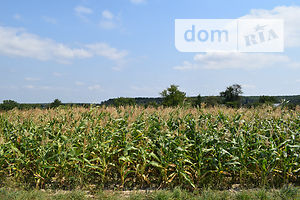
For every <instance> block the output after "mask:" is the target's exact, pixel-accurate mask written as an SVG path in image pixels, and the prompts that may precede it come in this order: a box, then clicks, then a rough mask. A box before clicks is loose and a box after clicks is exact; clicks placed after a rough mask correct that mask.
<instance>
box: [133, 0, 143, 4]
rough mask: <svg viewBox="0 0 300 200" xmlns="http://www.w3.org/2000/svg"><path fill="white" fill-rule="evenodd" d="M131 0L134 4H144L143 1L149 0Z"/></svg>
mask: <svg viewBox="0 0 300 200" xmlns="http://www.w3.org/2000/svg"><path fill="white" fill-rule="evenodd" d="M130 2H131V3H133V4H142V3H146V2H147V0H130Z"/></svg>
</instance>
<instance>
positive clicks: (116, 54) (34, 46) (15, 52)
mask: <svg viewBox="0 0 300 200" xmlns="http://www.w3.org/2000/svg"><path fill="white" fill-rule="evenodd" d="M0 54H2V55H8V56H19V57H27V58H33V59H38V60H42V61H47V60H54V61H57V62H61V63H69V62H71V61H72V60H74V59H84V58H91V57H95V56H101V57H105V58H107V59H110V60H112V61H114V62H116V63H117V65H120V64H122V63H123V64H124V63H125V57H126V56H127V54H128V52H127V51H125V50H118V49H116V48H113V47H111V46H110V45H108V44H106V43H93V44H87V45H82V47H81V48H71V47H68V46H67V45H65V44H62V43H58V42H56V41H54V40H51V39H48V38H41V37H39V36H37V35H34V34H30V33H28V32H26V31H25V30H24V29H21V28H10V27H2V26H0Z"/></svg>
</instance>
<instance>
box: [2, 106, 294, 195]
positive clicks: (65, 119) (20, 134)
mask: <svg viewBox="0 0 300 200" xmlns="http://www.w3.org/2000/svg"><path fill="white" fill-rule="evenodd" d="M299 130H300V111H299V108H297V109H296V110H285V109H280V108H277V109H273V108H272V107H265V108H259V109H246V108H241V109H231V108H225V107H215V108H205V109H197V108H158V109H155V108H147V109H145V108H142V107H120V108H113V107H101V108H97V107H94V108H90V109H86V108H73V109H71V108H64V107H61V108H58V109H53V110H39V109H33V110H28V111H21V110H12V111H9V112H4V113H0V185H2V186H5V185H11V183H12V184H15V187H20V186H22V187H23V188H24V189H32V188H37V189H52V190H55V189H62V190H71V189H77V188H80V189H83V190H99V189H118V190H123V189H147V188H148V189H149V188H159V189H172V188H175V187H181V188H185V189H188V190H195V189H199V188H203V187H207V186H214V189H229V188H231V187H232V186H233V185H237V184H238V185H240V187H241V188H257V187H260V188H263V187H264V188H280V187H282V186H283V185H285V184H290V183H291V184H299V174H300V164H299V163H300V158H299V152H300V134H299ZM33 195H34V194H33ZM164 195H167V193H163V194H162V196H164ZM240 195H241V197H240V198H247V197H246V196H247V195H248V194H243V193H241V194H240ZM243 195H245V197H243ZM162 198H164V197H162Z"/></svg>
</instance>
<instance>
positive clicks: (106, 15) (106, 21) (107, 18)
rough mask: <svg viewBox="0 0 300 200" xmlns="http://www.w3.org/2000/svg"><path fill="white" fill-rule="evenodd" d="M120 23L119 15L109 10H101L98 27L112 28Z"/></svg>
mask: <svg viewBox="0 0 300 200" xmlns="http://www.w3.org/2000/svg"><path fill="white" fill-rule="evenodd" d="M119 24H120V16H116V15H114V14H113V13H112V12H111V11H109V10H104V11H102V18H101V20H100V23H99V25H100V27H101V28H103V29H106V30H110V29H114V28H116V27H117V26H118V25H119Z"/></svg>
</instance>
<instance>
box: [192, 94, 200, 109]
mask: <svg viewBox="0 0 300 200" xmlns="http://www.w3.org/2000/svg"><path fill="white" fill-rule="evenodd" d="M201 103H202V97H201V95H200V94H199V95H198V96H197V97H196V98H195V100H194V101H193V103H192V105H193V106H194V107H201Z"/></svg>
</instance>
